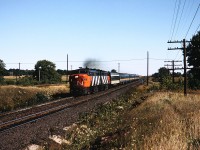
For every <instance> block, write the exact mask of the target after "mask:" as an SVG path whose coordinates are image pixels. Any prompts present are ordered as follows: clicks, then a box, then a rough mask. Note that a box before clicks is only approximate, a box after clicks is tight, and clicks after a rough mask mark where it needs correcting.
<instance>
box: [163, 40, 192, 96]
mask: <svg viewBox="0 0 200 150" xmlns="http://www.w3.org/2000/svg"><path fill="white" fill-rule="evenodd" d="M186 42H191V41H186V40H185V39H183V41H168V42H167V43H182V44H183V47H182V48H178V47H176V48H168V50H178V49H181V50H183V54H184V57H183V62H184V95H185V96H186V95H187V64H186Z"/></svg>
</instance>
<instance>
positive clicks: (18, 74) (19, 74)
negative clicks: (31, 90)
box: [18, 63, 21, 78]
mask: <svg viewBox="0 0 200 150" xmlns="http://www.w3.org/2000/svg"><path fill="white" fill-rule="evenodd" d="M20 65H21V63H19V73H18V75H19V78H20Z"/></svg>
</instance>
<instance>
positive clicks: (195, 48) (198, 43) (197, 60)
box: [186, 32, 200, 89]
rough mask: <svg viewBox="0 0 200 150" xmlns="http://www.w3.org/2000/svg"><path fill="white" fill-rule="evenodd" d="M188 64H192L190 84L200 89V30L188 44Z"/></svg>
mask: <svg viewBox="0 0 200 150" xmlns="http://www.w3.org/2000/svg"><path fill="white" fill-rule="evenodd" d="M186 56H187V61H188V66H191V68H192V69H191V70H190V71H189V72H188V73H189V86H190V87H191V88H198V89H200V69H199V68H200V32H198V33H197V34H196V35H194V36H193V37H192V39H191V42H190V44H189V45H188V46H187V52H186Z"/></svg>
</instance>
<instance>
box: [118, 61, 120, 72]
mask: <svg viewBox="0 0 200 150" xmlns="http://www.w3.org/2000/svg"><path fill="white" fill-rule="evenodd" d="M118 73H120V63H118Z"/></svg>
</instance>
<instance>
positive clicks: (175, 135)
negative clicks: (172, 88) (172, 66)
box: [127, 93, 200, 150]
mask: <svg viewBox="0 0 200 150" xmlns="http://www.w3.org/2000/svg"><path fill="white" fill-rule="evenodd" d="M199 110H200V95H189V96H188V97H184V95H183V94H179V93H156V94H155V95H154V96H153V97H151V98H150V99H149V100H148V101H147V102H145V103H143V104H142V105H141V106H140V107H138V108H137V109H133V110H132V111H131V112H130V118H132V131H131V139H132V140H131V148H133V149H153V150H160V149H162V150H172V149H173V150H179V149H181V150H187V149H191V150H192V149H199V148H200V111H199ZM129 148H130V147H129V146H128V147H127V149H129Z"/></svg>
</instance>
